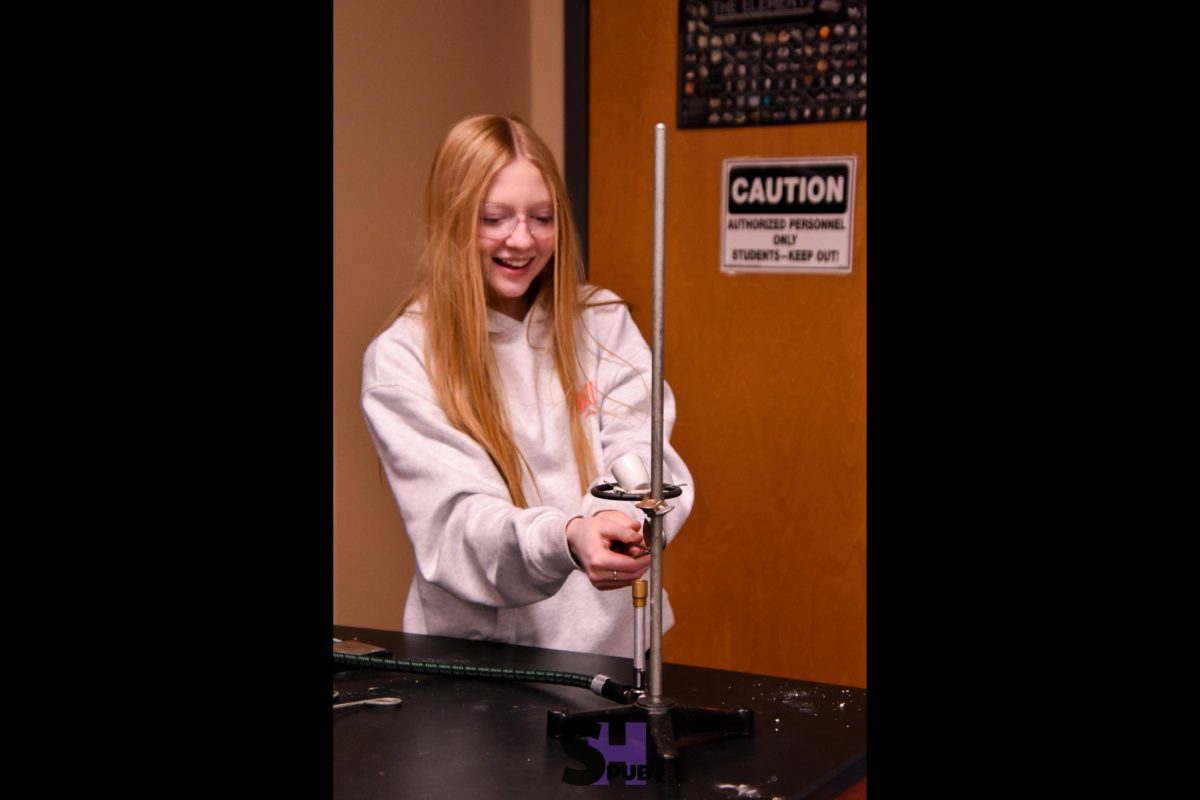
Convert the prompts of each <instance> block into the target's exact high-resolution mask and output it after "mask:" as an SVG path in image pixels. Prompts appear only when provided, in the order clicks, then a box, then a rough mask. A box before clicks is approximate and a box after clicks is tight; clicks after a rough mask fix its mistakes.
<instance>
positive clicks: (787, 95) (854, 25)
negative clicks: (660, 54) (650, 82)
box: [676, 0, 867, 128]
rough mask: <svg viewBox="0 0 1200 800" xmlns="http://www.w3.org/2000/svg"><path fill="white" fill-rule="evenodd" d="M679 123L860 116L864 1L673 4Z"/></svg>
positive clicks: (863, 113) (698, 0)
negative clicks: (676, 15) (676, 29)
mask: <svg viewBox="0 0 1200 800" xmlns="http://www.w3.org/2000/svg"><path fill="white" fill-rule="evenodd" d="M676 116H677V120H676V122H677V125H678V127H680V128H722V127H739V126H740V127H748V126H754V125H791V124H803V123H818V122H840V121H846V120H865V119H866V118H867V2H866V0H680V3H679V72H678V94H677V115H676Z"/></svg>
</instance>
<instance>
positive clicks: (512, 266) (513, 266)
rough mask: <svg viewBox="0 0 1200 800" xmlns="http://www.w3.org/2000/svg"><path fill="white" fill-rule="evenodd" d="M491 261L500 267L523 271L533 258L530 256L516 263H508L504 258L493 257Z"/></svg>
mask: <svg viewBox="0 0 1200 800" xmlns="http://www.w3.org/2000/svg"><path fill="white" fill-rule="evenodd" d="M492 261H495V262H496V263H497V264H499V265H500V266H502V267H508V268H509V269H524V268H525V267H527V266H529V263H530V262H531V261H533V257H532V256H530V257H529V258H523V259H519V260H517V261H509V260H508V259H506V258H496V257H493V258H492Z"/></svg>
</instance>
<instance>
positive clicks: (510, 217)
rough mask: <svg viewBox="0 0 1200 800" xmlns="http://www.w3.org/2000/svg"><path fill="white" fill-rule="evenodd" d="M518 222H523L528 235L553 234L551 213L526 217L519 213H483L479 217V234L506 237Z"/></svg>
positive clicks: (495, 237)
mask: <svg viewBox="0 0 1200 800" xmlns="http://www.w3.org/2000/svg"><path fill="white" fill-rule="evenodd" d="M518 222H524V223H525V229H526V230H528V231H529V235H530V236H533V237H535V238H539V239H540V238H543V237H546V236H553V235H554V216H553V215H552V214H536V215H533V216H528V217H527V216H524V215H520V214H483V215H482V216H481V217H480V218H479V235H480V236H483V237H484V238H487V239H507V238H508V237H510V236H512V235H513V231H515V230H516V229H517V223H518Z"/></svg>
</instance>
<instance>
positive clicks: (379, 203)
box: [333, 0, 563, 630]
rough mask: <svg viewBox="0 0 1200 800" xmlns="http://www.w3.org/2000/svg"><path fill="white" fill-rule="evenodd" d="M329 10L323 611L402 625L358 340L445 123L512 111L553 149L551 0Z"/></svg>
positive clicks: (402, 570) (403, 272) (557, 87)
mask: <svg viewBox="0 0 1200 800" xmlns="http://www.w3.org/2000/svg"><path fill="white" fill-rule="evenodd" d="M333 12H334V14H333V37H334V41H333V62H334V63H333V67H334V69H333V110H334V120H333V123H334V127H333V149H334V152H333V166H334V184H333V185H334V189H333V251H334V252H333V258H334V262H333V264H334V274H333V305H334V312H333V324H334V342H333V381H334V385H333V415H334V419H333V459H334V465H333V524H334V535H333V570H334V575H333V620H334V622H335V623H337V624H340V625H357V626H364V627H374V628H385V629H390V630H400V629H401V628H402V624H401V623H402V619H403V611H404V598H405V594H406V592H407V588H408V584H409V581H410V580H411V576H412V571H413V565H412V554H411V549H410V547H409V544H408V540H407V538H406V537H405V535H404V528H403V525H402V523H401V521H400V515H399V512H398V511H397V509H396V504H395V501H394V499H393V498H392V495H391V492H390V491H389V490H388V488H387V486H386V485H385V484H384V483H383V482H382V480H381V477H380V474H379V470H378V466H377V465H378V461H377V459H376V457H375V452H374V449H373V448H372V446H371V442H370V439H369V437H368V435H367V430H366V426H365V424H364V422H363V419H362V413H361V411H360V410H359V405H358V387H359V379H360V370H361V366H362V354H363V351H364V350H365V349H366V346H367V344H368V343H369V342H370V340H371V338H372V337H373V336H374V334H375V332H376V330H377V329H378V327H379V325H380V323H381V322H382V321H383V319H384V318H385V317H386V316H387V314H388V312H389V311H390V310H391V309H392V307H393V306H394V305H395V303H396V301H397V300H398V299H399V296H400V294H401V292H402V291H403V290H404V288H405V287H406V286H407V285H408V284H409V282H410V281H411V279H412V276H413V267H414V261H415V257H416V249H417V236H418V219H419V214H420V205H419V204H420V197H421V192H422V187H423V183H424V178H425V173H426V171H427V170H428V168H429V163H430V160H431V159H432V158H433V154H434V150H435V148H436V147H437V145H438V143H439V142H440V141H441V138H442V136H443V135H444V134H445V132H446V131H447V130H448V129H449V127H450V126H451V125H452V124H454V123H455V122H456V121H458V120H459V119H461V118H463V117H465V116H468V115H470V114H478V113H485V112H497V113H515V114H517V115H519V116H521V117H523V118H524V119H526V120H528V121H530V123H531V124H532V125H533V126H534V127H535V129H537V130H538V131H539V132H540V133H542V134H543V135H544V136H545V137H546V138H547V140H548V141H549V143H550V145H551V147H552V148H554V149H555V153H556V155H559V156H560V157H561V154H562V151H563V144H562V130H563V123H562V5H561V3H560V2H557V0H493V2H489V3H479V2H474V1H473V0H442V1H441V2H437V3H429V2H418V1H417V0H335V2H334V6H333Z"/></svg>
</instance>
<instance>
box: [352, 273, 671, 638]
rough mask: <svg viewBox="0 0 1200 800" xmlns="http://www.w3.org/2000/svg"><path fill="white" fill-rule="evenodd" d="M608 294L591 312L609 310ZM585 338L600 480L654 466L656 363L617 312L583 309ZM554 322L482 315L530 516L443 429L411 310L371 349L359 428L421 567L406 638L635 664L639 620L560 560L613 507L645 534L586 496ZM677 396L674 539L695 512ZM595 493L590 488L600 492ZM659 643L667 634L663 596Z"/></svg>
mask: <svg viewBox="0 0 1200 800" xmlns="http://www.w3.org/2000/svg"><path fill="white" fill-rule="evenodd" d="M616 299H617V296H616V295H615V294H613V293H612V292H609V291H607V290H600V291H599V292H597V293H596V294H595V295H594V296H593V298H592V299H591V302H601V301H606V300H616ZM582 318H583V325H582V328H583V331H582V332H581V334H580V336H579V348H580V353H581V355H582V358H581V362H582V365H583V369H584V372H585V373H586V377H587V378H588V379H589V381H590V385H589V386H588V388H587V389H585V390H584V391H583V392H581V393H580V397H579V398H577V400H578V402H580V404H581V406H584V407H586V410H585V417H584V420H583V422H584V429H585V431H586V432H587V434H588V436H589V438H590V440H591V445H592V449H593V451H594V453H595V457H596V464H595V469H596V474H597V475H599V476H600V477H599V478H597V480H596V481H595V482H599V481H600V480H603V479H608V480H611V476H612V472H611V465H612V463H613V461H615V460H616V459H617V458H619V457H620V456H623V455H625V454H626V453H637V454H639V455H640V456H641V457H642V460H643V462H644V463H645V464H646V465H647V469H649V466H650V384H651V353H650V348H649V347H648V346H647V345H646V340H645V339H644V338H643V337H642V335H641V332H640V331H639V330H638V328H637V325H636V324H634V322H633V319H632V317H630V315H629V310H628V308H627V307H626V306H625V305H623V304H617V305H605V306H599V307H594V308H587V309H585V310H584V311H583V314H582ZM547 323H548V319H547V318H546V316H545V315H544V314H543V312H542V311H541V310H540V309H539V308H536V307H535V308H534V309H533V310H532V311H530V313H529V314H528V315H526V318H525V320H524V321H517V320H514V319H512V318H510V317H507V316H504V315H503V314H500V313H498V312H495V311H490V310H489V312H488V328H489V336H490V339H491V345H492V349H493V352H494V353H495V357H496V362H497V365H498V367H499V374H500V383H501V387H502V389H501V390H502V392H503V397H504V402H505V406H506V411H507V414H508V420H509V424H510V426H511V428H512V433H513V437H514V439H515V441H516V445H517V447H518V448H520V451H521V453H522V455H523V456H524V457H525V461H526V462H527V463H528V465H529V467H530V468H531V470H532V475H530V474H529V473H528V472H526V474H525V475H524V478H523V482H522V488H523V490H524V492H525V496H526V500H527V502H528V503H529V504H530V507H529V508H517V507H516V506H514V505H513V504H512V501H511V498H510V497H509V494H508V490H507V488H506V487H505V484H504V481H503V479H502V478H501V477H500V473H499V471H498V470H497V469H496V467H495V465H494V464H493V463H492V461H491V459H489V458H488V456H487V454H486V453H485V452H484V450H483V448H481V447H480V446H479V445H478V444H477V443H476V442H475V441H474V440H473V439H471V438H470V437H469V436H467V435H466V434H464V433H462V432H461V431H458V430H457V429H455V428H454V427H452V426H451V425H450V423H449V422H448V420H447V419H446V416H445V414H444V413H443V412H442V410H441V407H440V406H439V405H438V403H437V399H436V396H435V394H434V391H433V387H432V386H431V384H430V382H429V376H428V374H427V372H426V369H425V355H424V349H423V348H424V327H423V323H422V321H421V314H420V307H419V305H417V306H415V307H410V308H409V310H407V311H406V312H405V313H404V314H403V315H402V316H401V317H400V318H399V319H397V320H396V322H395V323H394V324H392V325H391V326H390V327H389V328H388V329H387V330H386V331H384V332H383V333H382V334H380V335H379V337H378V338H376V339H375V340H374V341H373V342H372V343H371V345H370V346H369V347H368V348H367V352H366V356H365V358H364V361H363V383H362V407H363V413H364V414H365V415H366V420H367V427H368V428H369V430H370V433H371V438H372V440H373V441H374V443H375V448H376V451H377V452H378V453H379V456H380V458H381V460H382V461H383V465H384V470H385V473H386V475H387V478H388V481H389V483H390V484H391V487H392V491H393V493H394V494H395V496H396V501H397V503H398V504H399V507H400V513H401V516H402V517H403V519H404V526H405V529H406V530H407V532H408V537H409V539H410V540H411V541H412V545H413V551H414V555H415V557H416V566H417V570H416V574H415V575H414V576H413V581H412V585H411V586H410V587H409V591H408V602H407V605H406V606H405V609H404V630H405V631H407V632H409V633H427V634H433V635H438V636H455V637H459V638H466V639H487V640H492V641H501V642H511V643H514V644H524V645H532V646H536V647H547V648H552V649H557V650H574V651H581V652H591V653H602V654H607V655H614V656H621V657H629V656H630V655H631V654H632V650H633V627H632V626H633V609H632V604H631V600H630V593H629V591H628V590H614V591H607V592H602V591H598V590H597V589H596V588H595V587H593V586H592V584H591V582H590V581H589V580H588V578H587V576H586V575H585V574H584V573H583V571H582V570H581V569H580V568H579V567H577V566H576V564H575V562H574V560H573V559H572V558H571V553H570V550H569V549H568V547H567V538H566V530H565V528H566V524H567V522H568V521H570V520H571V519H572V518H573V517H576V516H581V515H584V516H586V515H591V514H595V513H596V512H598V511H601V510H604V509H607V508H615V509H618V510H620V511H622V512H623V513H626V514H628V515H629V517H630V518H631V519H634V520H637V521H638V522H642V521H643V520H644V516H643V514H642V512H641V511H640V510H638V509H637V508H636V507H635V505H634V504H633V503H627V502H620V501H612V500H604V499H601V498H596V497H592V496H591V495H590V494H583V495H581V494H580V491H579V480H578V472H577V469H576V466H575V458H574V455H573V453H572V449H571V434H570V428H569V420H568V416H567V408H566V405H565V404H564V402H563V398H562V389H561V388H560V386H559V383H558V377H557V374H556V371H555V368H554V361H553V357H552V355H551V354H550V352H549V351H548V350H547V349H546V347H545V344H546V342H547V333H548V324H547ZM674 422H675V399H674V396H673V394H672V392H671V389H670V387H669V386H666V387H664V392H663V441H664V445H663V481H664V482H665V483H672V484H676V485H679V484H686V485H685V486H684V487H683V495H682V496H680V497H678V498H674V499H672V500H670V501H669V502H670V503H671V504H672V505H673V506H674V510H673V511H671V512H670V513H669V514H667V515H666V516H665V517H664V531H665V533H666V540H667V542H670V541H671V540H672V539H673V538H674V537H675V535H676V533H678V531H679V528H680V526H681V525H682V524H683V523H684V521H685V520H686V519H687V516H688V514H689V512H690V511H691V508H692V502H693V499H694V493H693V485H692V484H693V482H692V477H691V474H690V473H689V472H688V469H687V466H686V465H685V464H684V463H683V461H682V459H680V457H679V454H678V453H676V452H675V449H674V448H673V447H671V445H670V435H671V429H672V426H673V425H674ZM595 482H593V485H594V483H595ZM663 610H664V614H663V630H664V631H666V630H667V629H668V628H670V626H671V625H672V624H673V622H674V615H673V613H672V611H671V604H670V601H669V600H668V599H667V597H666V591H665V590H664V592H663Z"/></svg>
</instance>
